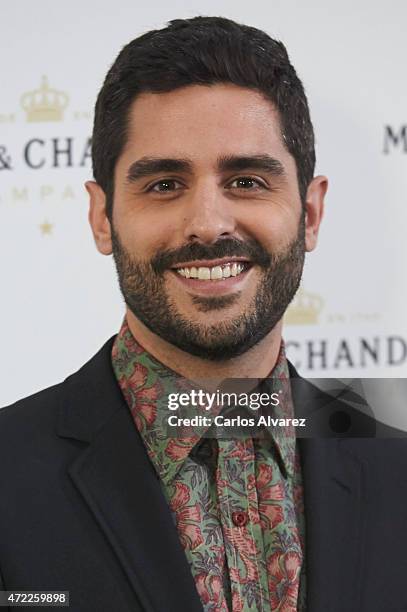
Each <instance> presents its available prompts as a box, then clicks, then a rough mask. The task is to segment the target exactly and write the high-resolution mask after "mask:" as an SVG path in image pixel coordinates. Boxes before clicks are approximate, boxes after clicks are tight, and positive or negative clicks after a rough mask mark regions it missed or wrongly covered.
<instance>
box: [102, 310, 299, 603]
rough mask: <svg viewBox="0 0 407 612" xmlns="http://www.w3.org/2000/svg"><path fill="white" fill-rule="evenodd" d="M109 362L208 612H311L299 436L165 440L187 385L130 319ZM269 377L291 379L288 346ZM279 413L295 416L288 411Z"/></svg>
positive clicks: (285, 407)
mask: <svg viewBox="0 0 407 612" xmlns="http://www.w3.org/2000/svg"><path fill="white" fill-rule="evenodd" d="M112 363H113V369H114V372H115V375H116V377H117V380H118V383H119V385H120V388H121V390H122V392H123V394H124V397H125V398H126V401H127V403H128V405H129V408H130V410H131V414H132V416H133V418H134V422H135V425H136V427H137V429H138V430H139V432H140V434H141V437H142V439H143V442H144V444H145V446H146V449H147V453H148V455H149V457H150V460H151V462H152V464H153V465H154V468H155V469H156V471H157V473H158V475H159V477H160V479H161V483H162V488H163V493H164V495H165V497H166V499H167V501H168V504H169V507H170V509H171V511H172V514H173V517H174V522H175V524H176V527H177V530H178V534H179V538H180V541H181V543H182V546H183V548H184V550H185V554H186V557H187V560H188V563H189V565H190V568H191V572H192V575H193V577H194V580H195V584H196V588H197V591H198V594H199V596H200V598H201V601H202V606H203V610H204V611H205V612H215V611H216V612H227V611H229V612H249V611H250V612H254V611H255V612H269V611H273V612H274V611H278V612H297V611H301V612H305V609H306V606H305V559H304V536H305V533H304V529H305V528H304V508H303V493H302V481H301V467H300V460H299V455H298V448H297V446H296V440H295V435H294V433H293V434H292V435H283V436H279V435H277V434H275V435H272V434H271V433H270V435H268V436H266V437H264V438H259V439H257V438H255V439H252V438H248V437H247V438H236V439H223V438H222V439H218V440H216V441H215V440H209V439H205V440H204V439H200V438H199V436H198V435H191V436H190V437H181V438H174V437H169V436H168V430H167V427H166V425H167V421H166V418H167V417H168V405H167V404H166V399H167V398H168V394H169V393H171V392H174V390H177V389H181V390H184V389H185V381H184V380H183V379H182V378H181V377H180V376H179V375H178V374H177V373H175V372H173V371H171V370H170V369H168V368H167V367H166V366H164V365H163V364H162V363H160V362H159V361H157V360H156V359H155V358H154V357H153V356H152V355H151V354H149V353H148V352H147V351H146V350H144V349H143V347H141V346H140V345H139V344H138V343H137V341H136V340H135V338H134V337H133V335H132V334H131V332H130V330H129V327H128V325H127V322H126V320H125V321H124V322H123V325H122V328H121V330H120V333H119V334H118V336H117V338H116V340H115V342H114V345H113V351H112ZM270 376H272V377H273V378H278V379H279V380H282V381H284V380H285V381H288V376H289V375H288V368H287V362H286V359H285V354H284V346H283V344H282V347H281V350H280V355H279V358H278V361H277V364H276V366H275V368H274V369H273V372H272V374H271V375H270ZM275 411H276V413H275V416H278V417H280V416H285V417H287V416H292V404H291V402H283V404H282V405H280V406H278V407H276V408H275ZM202 452H203V453H204V454H203V455H202ZM202 457H204V460H202Z"/></svg>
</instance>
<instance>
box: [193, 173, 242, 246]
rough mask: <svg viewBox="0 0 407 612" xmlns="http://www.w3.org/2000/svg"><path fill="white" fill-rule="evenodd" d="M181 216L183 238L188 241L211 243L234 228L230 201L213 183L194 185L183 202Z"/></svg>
mask: <svg viewBox="0 0 407 612" xmlns="http://www.w3.org/2000/svg"><path fill="white" fill-rule="evenodd" d="M183 217H184V228H183V230H184V239H185V240H186V241H188V242H190V241H192V242H203V243H208V244H211V243H213V242H216V241H217V240H218V238H220V237H222V236H231V235H232V234H234V232H235V230H236V219H235V217H234V215H233V214H232V210H231V203H230V202H228V201H227V199H226V198H225V197H224V196H223V195H222V193H221V191H220V188H219V187H218V186H215V185H214V186H205V187H204V186H202V187H200V188H198V187H196V188H195V189H194V190H193V192H191V195H190V197H189V198H187V201H186V202H185V210H184V215H183Z"/></svg>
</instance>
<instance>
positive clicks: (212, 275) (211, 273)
mask: <svg viewBox="0 0 407 612" xmlns="http://www.w3.org/2000/svg"><path fill="white" fill-rule="evenodd" d="M243 270H244V265H243V264H241V263H236V262H234V263H232V264H226V265H225V266H223V267H222V266H214V267H213V268H207V267H205V266H201V267H200V268H195V267H194V266H192V267H191V268H177V272H178V274H180V275H181V276H184V277H185V278H197V279H199V280H222V279H223V278H229V277H230V276H237V275H238V274H240V273H241V272H243Z"/></svg>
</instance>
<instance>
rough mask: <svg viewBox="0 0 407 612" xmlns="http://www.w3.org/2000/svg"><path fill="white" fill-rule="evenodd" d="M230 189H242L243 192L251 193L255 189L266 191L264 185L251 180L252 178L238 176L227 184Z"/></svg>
mask: <svg viewBox="0 0 407 612" xmlns="http://www.w3.org/2000/svg"><path fill="white" fill-rule="evenodd" d="M228 187H231V188H232V189H244V190H245V191H253V190H255V189H259V188H260V189H266V185H265V184H264V183H263V182H262V181H259V180H258V179H255V178H253V177H252V176H239V177H238V178H236V179H234V180H233V181H232V182H230V183H229V184H228Z"/></svg>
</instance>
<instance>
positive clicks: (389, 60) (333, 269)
mask: <svg viewBox="0 0 407 612" xmlns="http://www.w3.org/2000/svg"><path fill="white" fill-rule="evenodd" d="M198 14H204V15H223V16H226V17H230V18H232V19H236V20H238V21H241V22H244V23H247V24H250V25H254V26H257V27H260V28H262V29H264V30H266V31H267V32H268V33H269V34H271V36H273V37H275V38H278V39H280V40H282V41H283V42H284V43H285V44H286V46H287V48H288V51H289V54H290V57H291V60H292V62H293V64H294V66H295V67H296V69H297V71H298V73H299V75H300V77H301V78H302V80H303V82H304V84H305V87H306V91H307V94H308V97H309V102H310V107H311V114H312V118H313V122H314V126H315V131H316V137H317V159H318V162H317V172H319V173H324V174H327V175H328V177H329V178H330V190H329V195H328V198H327V210H326V216H325V219H324V223H323V228H322V235H321V239H320V244H319V247H318V249H317V251H315V252H314V253H312V254H310V255H309V256H308V259H307V263H306V270H305V274H304V279H303V291H304V294H303V295H302V297H301V299H300V300H299V302H300V303H299V304H297V305H296V306H294V308H293V309H292V310H291V315H290V317H289V318H288V321H287V325H286V328H285V334H284V335H285V338H286V341H287V343H288V355H289V357H291V359H292V360H293V361H294V363H295V364H296V365H297V366H299V369H300V371H301V372H302V373H303V374H304V375H308V376H352V377H353V376H365V377H371V376H386V377H404V376H406V374H407V319H406V316H405V310H406V307H407V282H406V280H405V268H406V262H407V240H406V227H407V206H406V202H405V192H406V187H407V173H406V172H405V167H406V160H407V114H406V99H407V82H406V79H405V75H404V72H405V71H404V64H405V59H406V57H407V39H406V37H405V23H406V17H407V5H406V4H405V2H404V1H403V0H398V1H393V2H387V3H383V2H376V3H372V2H371V0H359V1H358V2H357V3H355V2H351V1H350V0H341V2H335V3H334V2H329V3H327V2H325V1H324V0H315V1H312V0H310V1H308V2H306V3H304V2H302V1H300V0H299V1H294V0H284V1H282V0H281V1H277V0H268V1H266V2H260V1H259V0H251V1H250V2H243V1H241V0H240V1H235V2H226V1H222V0H218V1H216V2H215V1H213V0H205V1H190V0H177V1H173V2H171V3H170V4H169V3H165V2H164V1H163V0H160V1H157V0H152V1H150V2H148V3H143V5H142V9H140V4H139V3H136V2H134V1H130V0H116V2H101V1H100V0H98V1H96V0H87V2H84V3H76V2H73V3H70V4H68V3H55V2H52V1H51V0H38V1H37V2H35V3H34V2H32V3H30V2H27V1H23V0H14V2H13V3H11V2H9V3H7V4H6V3H3V6H2V19H1V21H0V41H1V43H0V44H1V47H2V52H1V54H0V75H1V76H0V79H1V82H0V85H1V97H0V167H1V169H0V215H1V217H0V218H1V228H2V231H1V241H0V261H1V277H2V285H1V287H2V294H1V317H0V330H1V339H2V350H1V358H0V359H1V386H0V405H4V404H7V403H10V402H12V401H13V400H15V399H17V398H20V397H23V396H25V395H28V394H29V393H32V392H34V391H36V390H38V389H40V388H43V387H45V386H48V385H51V384H53V383H56V382H59V381H60V380H62V379H63V378H64V377H65V376H67V375H68V374H69V373H71V372H72V371H74V370H76V369H77V368H78V367H79V366H80V365H81V364H82V363H83V362H84V361H85V360H87V359H88V358H89V357H90V356H91V355H92V354H93V353H94V352H95V351H96V350H97V349H98V348H99V347H100V346H101V344H102V343H103V342H104V341H105V340H106V339H107V338H108V337H110V336H111V335H112V334H114V333H116V332H117V331H118V328H119V325H120V322H121V319H122V315H123V311H124V308H123V303H122V299H121V296H120V294H119V291H118V288H117V281H116V277H115V272H114V267H113V262H112V260H111V258H104V257H102V256H100V255H99V254H98V253H97V252H96V249H95V247H94V245H93V242H92V238H91V234H90V230H89V228H88V225H87V198H86V193H85V190H84V188H83V183H84V181H85V180H87V179H88V178H91V167H90V158H89V156H88V155H87V153H89V151H88V148H87V141H88V138H89V136H90V134H91V125H92V109H93V105H94V101H95V98H96V95H97V92H98V90H99V88H100V86H101V84H102V80H103V78H104V76H105V73H106V71H107V69H108V68H109V66H110V65H111V63H112V62H113V60H114V58H115V57H116V55H117V53H118V51H119V50H120V48H121V47H122V46H123V45H124V44H126V43H127V42H128V41H129V40H131V39H132V38H135V37H136V36H138V35H139V34H141V33H142V32H144V31H146V30H148V29H151V28H157V27H162V26H163V25H165V22H166V21H167V20H169V19H173V18H179V17H192V16H195V15H198ZM43 77H46V78H47V79H48V87H49V88H51V89H55V90H57V91H58V92H60V93H58V94H57V97H56V103H55V104H54V105H53V109H49V108H48V109H47V111H46V114H45V116H40V117H39V116H38V114H37V115H35V113H33V104H32V102H33V97H32V96H30V95H29V96H28V97H25V98H24V100H23V96H24V94H26V93H27V92H33V91H34V90H39V89H40V88H41V83H42V79H43ZM36 95H37V101H38V95H40V94H38V93H37V94H36ZM47 99H49V94H47ZM22 103H23V104H22ZM47 113H48V114H47ZM58 115H60V116H58ZM40 118H41V119H42V120H41V121H39V120H38V119H40ZM44 119H46V120H44ZM64 150H65V152H64Z"/></svg>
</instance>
